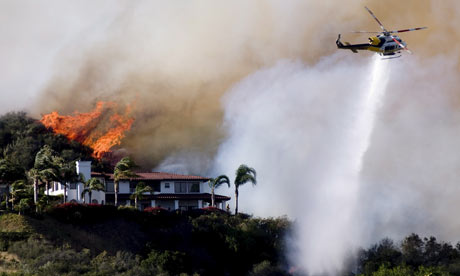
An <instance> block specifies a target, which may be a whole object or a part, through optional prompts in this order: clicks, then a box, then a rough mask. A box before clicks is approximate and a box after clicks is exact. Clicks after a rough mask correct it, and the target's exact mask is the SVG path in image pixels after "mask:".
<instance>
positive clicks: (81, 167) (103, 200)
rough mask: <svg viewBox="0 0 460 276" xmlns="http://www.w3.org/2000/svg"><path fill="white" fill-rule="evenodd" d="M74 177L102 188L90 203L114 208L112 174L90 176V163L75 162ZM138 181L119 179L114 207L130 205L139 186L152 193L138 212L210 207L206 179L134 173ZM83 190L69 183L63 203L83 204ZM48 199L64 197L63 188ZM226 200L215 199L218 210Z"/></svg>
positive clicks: (56, 186) (52, 190)
mask: <svg viewBox="0 0 460 276" xmlns="http://www.w3.org/2000/svg"><path fill="white" fill-rule="evenodd" d="M77 173H81V174H83V175H84V176H85V179H89V178H90V177H97V178H100V179H101V180H102V182H103V183H104V184H105V185H104V186H105V191H101V192H99V191H93V192H92V198H91V201H92V203H99V204H114V202H115V195H114V181H113V174H102V173H92V172H91V161H78V162H77ZM136 174H137V175H138V177H136V178H130V179H122V180H120V182H119V192H118V205H134V200H132V199H131V195H132V193H133V192H134V190H135V189H136V185H137V184H138V183H140V182H143V183H145V184H146V185H148V186H150V187H151V188H152V190H153V193H152V194H150V193H145V194H144V195H143V198H142V200H139V207H140V209H141V210H143V209H145V208H146V207H161V208H164V209H166V210H178V209H181V210H190V209H195V208H203V207H206V206H210V205H211V194H210V188H209V185H208V180H209V178H206V177H201V176H193V175H181V174H172V173H165V172H136ZM83 189H84V186H83V184H82V183H70V185H68V188H67V201H73V202H79V203H82V202H86V203H88V201H89V198H88V195H87V194H86V195H85V199H83V198H82V196H81V193H82V191H83ZM49 193H50V195H62V194H64V186H63V185H62V184H61V183H58V182H55V183H54V185H52V187H51V188H50V190H49ZM229 200H230V197H227V196H223V195H217V194H216V195H215V202H216V205H217V207H218V208H221V209H225V207H226V202H227V201H229Z"/></svg>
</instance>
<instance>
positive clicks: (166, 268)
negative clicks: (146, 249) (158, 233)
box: [141, 250, 190, 275]
mask: <svg viewBox="0 0 460 276" xmlns="http://www.w3.org/2000/svg"><path fill="white" fill-rule="evenodd" d="M141 265H142V267H143V268H144V269H147V270H149V271H152V270H153V271H155V270H157V271H159V272H167V273H169V274H171V275H179V274H180V273H184V272H185V273H187V272H189V270H190V265H189V260H188V258H187V255H186V254H185V253H183V252H179V251H169V250H165V251H163V252H161V251H157V250H152V251H151V252H150V254H149V255H148V257H147V259H145V260H143V261H142V263H141Z"/></svg>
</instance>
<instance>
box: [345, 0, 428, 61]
mask: <svg viewBox="0 0 460 276" xmlns="http://www.w3.org/2000/svg"><path fill="white" fill-rule="evenodd" d="M364 8H365V9H366V10H367V11H368V12H369V13H370V14H371V16H372V17H373V18H374V19H375V21H377V23H378V24H379V25H380V28H381V29H382V31H381V32H368V31H358V32H352V33H373V34H377V36H373V37H370V38H369V43H363V44H350V43H348V42H344V43H342V42H341V41H340V37H341V35H340V34H339V36H338V38H337V41H336V44H337V48H339V49H348V50H351V51H352V52H353V53H358V50H367V51H372V52H377V53H378V54H380V55H381V56H388V59H391V58H399V57H401V55H397V54H400V53H401V50H405V51H407V52H408V53H409V54H412V52H411V51H410V50H409V49H408V48H407V43H406V42H404V41H403V40H402V39H401V38H400V37H398V36H396V35H392V34H395V33H404V32H410V31H418V30H423V29H427V27H419V28H412V29H405V30H397V31H388V30H387V29H385V27H384V26H383V24H382V23H381V22H380V21H379V20H378V19H377V17H376V16H375V15H374V13H373V12H372V11H371V10H370V9H369V8H368V7H364Z"/></svg>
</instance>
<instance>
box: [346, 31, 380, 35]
mask: <svg viewBox="0 0 460 276" xmlns="http://www.w3.org/2000/svg"><path fill="white" fill-rule="evenodd" d="M351 33H354V34H380V33H382V32H368V31H353V32H351Z"/></svg>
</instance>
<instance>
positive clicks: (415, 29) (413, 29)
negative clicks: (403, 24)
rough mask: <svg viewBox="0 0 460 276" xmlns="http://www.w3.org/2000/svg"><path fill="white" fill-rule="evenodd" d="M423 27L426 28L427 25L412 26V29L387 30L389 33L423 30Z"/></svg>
mask: <svg viewBox="0 0 460 276" xmlns="http://www.w3.org/2000/svg"><path fill="white" fill-rule="evenodd" d="M424 29H428V27H420V28H412V29H405V30H397V31H389V33H390V34H396V33H404V32H411V31H418V30H424Z"/></svg>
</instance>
